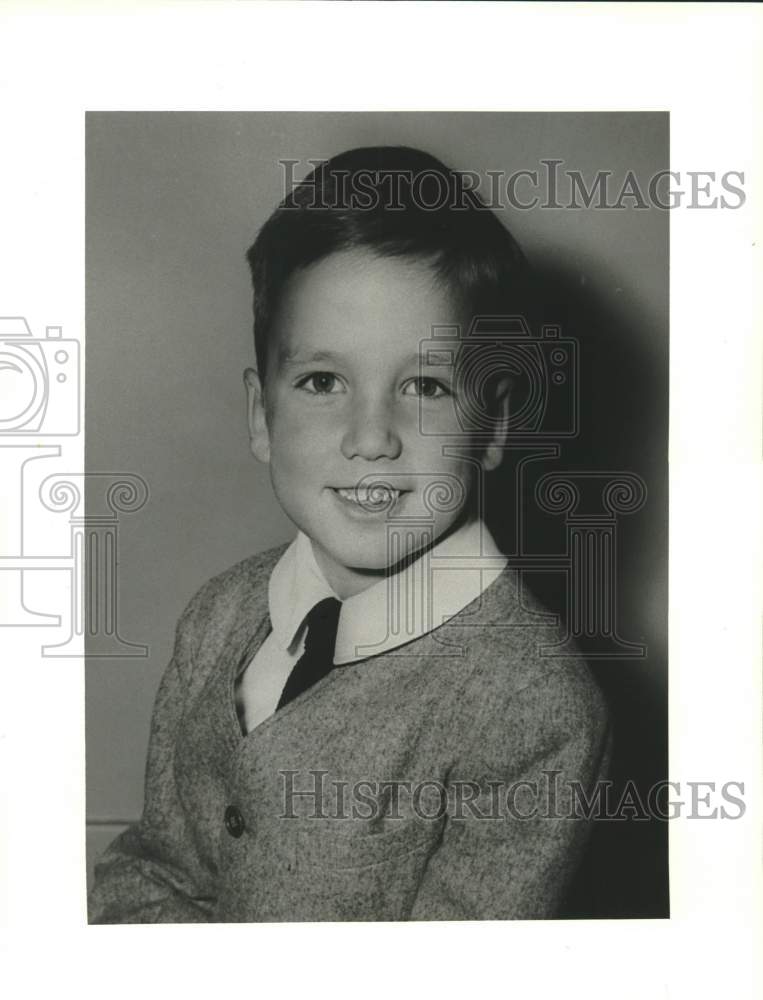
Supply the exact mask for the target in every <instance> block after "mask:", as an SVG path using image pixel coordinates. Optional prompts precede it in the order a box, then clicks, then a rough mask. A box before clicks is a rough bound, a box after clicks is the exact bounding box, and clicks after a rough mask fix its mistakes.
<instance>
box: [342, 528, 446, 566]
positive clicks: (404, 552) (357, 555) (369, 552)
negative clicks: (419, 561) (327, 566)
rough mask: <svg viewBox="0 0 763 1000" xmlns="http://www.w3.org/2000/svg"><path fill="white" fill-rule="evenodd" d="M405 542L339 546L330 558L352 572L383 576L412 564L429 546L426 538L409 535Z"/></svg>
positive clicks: (429, 540) (388, 540)
mask: <svg viewBox="0 0 763 1000" xmlns="http://www.w3.org/2000/svg"><path fill="white" fill-rule="evenodd" d="M401 541H402V539H401ZM405 541H406V542H407V543H408V544H406V545H405V546H403V545H401V544H395V542H394V541H392V540H391V539H385V542H383V543H382V544H376V545H374V544H366V545H357V546H355V545H341V546H337V547H336V548H335V549H334V551H333V553H332V557H333V559H334V561H335V562H337V563H338V564H339V565H341V566H344V567H345V568H346V569H348V570H350V571H352V572H357V573H368V574H371V575H384V574H386V573H389V572H394V571H395V570H397V569H399V568H401V566H402V565H404V564H406V563H409V562H412V561H413V560H414V559H416V558H418V556H419V555H420V554H421V553H422V552H423V550H424V549H425V548H426V547H427V546H428V545H429V544H431V539H430V538H429V537H428V536H424V537H422V538H412V537H410V535H409V536H408V538H406V539H405Z"/></svg>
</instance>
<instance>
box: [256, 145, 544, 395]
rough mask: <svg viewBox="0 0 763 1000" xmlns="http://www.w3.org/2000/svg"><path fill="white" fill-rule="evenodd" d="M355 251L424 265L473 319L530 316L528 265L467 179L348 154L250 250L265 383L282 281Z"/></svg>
mask: <svg viewBox="0 0 763 1000" xmlns="http://www.w3.org/2000/svg"><path fill="white" fill-rule="evenodd" d="M351 249H366V250H370V251H372V252H373V253H376V254H378V255H379V256H383V257H408V258H411V259H415V260H420V261H424V262H426V263H428V264H429V266H430V267H431V268H432V270H433V271H434V273H435V275H436V276H437V277H438V278H439V280H440V281H441V282H442V283H443V284H444V285H445V286H446V287H447V288H448V289H449V290H450V291H451V292H452V293H453V294H454V296H455V298H456V301H457V302H458V303H459V305H460V306H461V307H464V308H465V309H466V310H467V313H468V314H470V315H471V316H476V315H483V316H484V315H498V314H501V315H507V314H523V315H524V314H526V313H527V311H528V306H529V295H530V291H529V289H530V281H529V271H528V267H527V263H526V260H525V257H524V255H523V254H522V251H521V250H520V248H519V246H518V244H517V243H516V241H515V240H514V238H513V237H512V236H511V234H510V233H509V231H508V230H507V229H506V228H505V227H504V226H503V225H501V223H500V222H499V221H498V218H497V217H496V216H495V215H494V214H493V212H491V211H489V210H488V209H487V208H486V206H485V205H484V204H483V202H482V201H481V200H480V199H479V198H478V197H477V195H476V193H475V192H474V191H472V190H471V189H470V185H469V184H468V183H467V179H466V178H465V177H464V176H462V175H461V174H459V173H458V172H457V171H455V170H452V169H451V168H449V167H446V166H445V164H443V163H442V162H441V161H440V160H438V159H436V158H435V157H434V156H431V155H430V154H429V153H425V152H422V151H421V150H418V149H412V148H410V147H407V146H369V147H364V148H360V149H351V150H348V151H347V152H344V153H340V154H338V155H337V156H334V157H332V158H331V159H330V160H327V161H326V162H324V163H322V164H320V165H319V166H318V167H316V168H315V169H314V170H313V171H312V172H311V173H310V174H308V175H307V177H306V178H305V179H304V180H303V181H301V182H300V183H299V184H297V185H296V187H295V188H294V189H293V190H292V191H291V192H290V193H289V194H288V195H287V196H286V197H285V198H284V200H283V201H282V202H281V203H280V205H279V206H278V208H277V209H276V210H275V211H274V212H273V214H272V215H271V216H270V218H269V219H268V220H267V222H266V223H265V225H264V226H263V227H262V229H261V230H260V232H259V234H258V235H257V239H256V240H255V242H254V243H253V245H252V246H251V247H250V248H249V250H248V251H247V255H246V256H247V261H248V262H249V266H250V268H251V272H252V283H253V286H254V343H255V352H256V356H257V367H258V369H259V372H260V375H261V376H262V377H264V374H265V366H266V362H267V353H268V341H269V337H270V330H271V326H272V322H273V317H274V316H275V314H276V311H277V309H278V305H279V302H280V297H281V294H282V292H283V288H284V286H285V284H286V282H287V281H288V280H289V278H290V277H291V276H292V275H293V274H294V273H295V272H297V271H299V270H301V269H303V268H306V267H308V266H309V265H310V264H314V263H316V262H318V261H319V260H321V259H323V258H325V257H328V256H329V255H330V254H332V253H335V252H339V251H342V250H351Z"/></svg>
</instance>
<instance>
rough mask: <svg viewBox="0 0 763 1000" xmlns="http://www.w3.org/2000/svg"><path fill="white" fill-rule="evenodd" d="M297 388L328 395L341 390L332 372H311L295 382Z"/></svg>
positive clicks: (339, 383) (340, 385) (318, 394)
mask: <svg viewBox="0 0 763 1000" xmlns="http://www.w3.org/2000/svg"><path fill="white" fill-rule="evenodd" d="M297 388H298V389H304V390H305V391H306V392H311V393H313V394H314V395H316V396H329V395H332V394H333V393H337V392H341V391H342V384H341V382H340V381H339V379H338V378H337V377H336V375H334V374H332V372H313V373H312V374H311V375H306V376H305V377H304V378H301V379H300V380H299V382H297Z"/></svg>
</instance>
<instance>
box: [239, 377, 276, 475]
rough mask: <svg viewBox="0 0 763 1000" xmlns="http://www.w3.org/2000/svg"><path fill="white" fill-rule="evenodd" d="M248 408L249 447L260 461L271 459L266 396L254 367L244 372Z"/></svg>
mask: <svg viewBox="0 0 763 1000" xmlns="http://www.w3.org/2000/svg"><path fill="white" fill-rule="evenodd" d="M244 385H245V386H246V409H247V419H248V421H249V447H250V448H251V450H252V454H253V455H254V457H255V458H256V459H259V461H260V462H269V461H270V435H269V433H268V424H267V420H266V417H265V398H264V393H263V387H262V382H261V381H260V376H259V374H258V373H257V371H255V369H254V368H247V369H246V371H245V372H244Z"/></svg>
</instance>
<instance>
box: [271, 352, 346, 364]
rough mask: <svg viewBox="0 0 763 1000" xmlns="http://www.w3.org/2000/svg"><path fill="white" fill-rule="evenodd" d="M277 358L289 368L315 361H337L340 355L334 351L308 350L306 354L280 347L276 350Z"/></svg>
mask: <svg viewBox="0 0 763 1000" xmlns="http://www.w3.org/2000/svg"><path fill="white" fill-rule="evenodd" d="M278 360H279V362H280V363H281V365H283V366H284V367H285V368H289V367H290V366H292V365H309V364H312V363H313V362H315V361H339V360H341V355H339V354H336V353H335V352H334V351H310V352H309V353H307V354H301V353H300V352H299V351H290V350H288V349H287V348H281V349H280V350H279V351H278Z"/></svg>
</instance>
